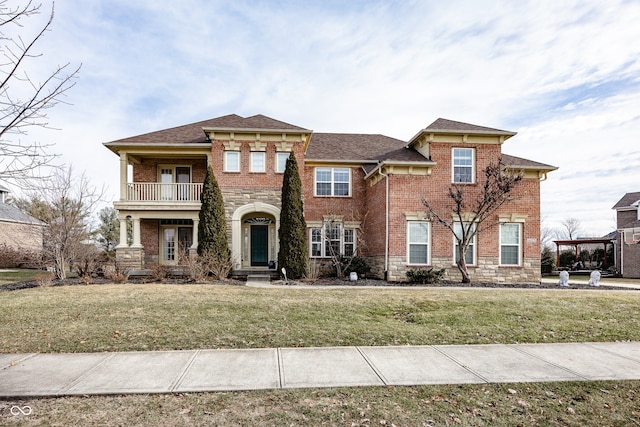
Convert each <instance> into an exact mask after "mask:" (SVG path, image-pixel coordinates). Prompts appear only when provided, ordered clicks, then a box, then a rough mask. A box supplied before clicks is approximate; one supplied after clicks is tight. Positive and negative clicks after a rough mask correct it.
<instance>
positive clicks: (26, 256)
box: [0, 243, 42, 268]
mask: <svg viewBox="0 0 640 427" xmlns="http://www.w3.org/2000/svg"><path fill="white" fill-rule="evenodd" d="M41 266H42V255H41V254H39V253H37V252H34V251H29V250H23V249H17V248H13V247H9V246H7V245H6V244H5V243H3V244H1V245H0V268H39V267H41Z"/></svg>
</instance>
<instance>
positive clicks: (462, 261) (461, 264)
mask: <svg viewBox="0 0 640 427" xmlns="http://www.w3.org/2000/svg"><path fill="white" fill-rule="evenodd" d="M467 247H468V246H466V245H461V244H458V261H457V262H456V265H457V266H458V270H460V273H461V274H462V283H471V278H470V277H469V271H467V260H466V257H465V255H466V253H467Z"/></svg>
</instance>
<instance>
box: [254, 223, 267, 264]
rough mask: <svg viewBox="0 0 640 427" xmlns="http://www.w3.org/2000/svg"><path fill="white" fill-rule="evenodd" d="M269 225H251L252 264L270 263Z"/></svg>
mask: <svg viewBox="0 0 640 427" xmlns="http://www.w3.org/2000/svg"><path fill="white" fill-rule="evenodd" d="M268 235H269V227H268V226H266V225H252V226H251V266H266V265H269V262H268V261H269V260H268V259H267V258H268V257H267V253H268V250H269V238H268Z"/></svg>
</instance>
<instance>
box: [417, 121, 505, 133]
mask: <svg viewBox="0 0 640 427" xmlns="http://www.w3.org/2000/svg"><path fill="white" fill-rule="evenodd" d="M425 130H429V131H432V132H447V133H449V132H471V133H484V134H490V135H496V134H498V135H500V134H505V135H511V136H513V135H515V134H516V133H515V132H510V131H508V130H501V129H494V128H488V127H485V126H478V125H472V124H469V123H463V122H456V121H454V120H448V119H443V118H439V119H437V120H436V121H434V122H433V123H431V124H430V125H429V126H427V127H426V128H425Z"/></svg>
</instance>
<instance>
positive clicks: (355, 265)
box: [340, 256, 371, 277]
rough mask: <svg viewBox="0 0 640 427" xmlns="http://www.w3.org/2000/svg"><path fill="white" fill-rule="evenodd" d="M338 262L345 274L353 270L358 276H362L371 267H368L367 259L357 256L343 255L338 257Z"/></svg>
mask: <svg viewBox="0 0 640 427" xmlns="http://www.w3.org/2000/svg"><path fill="white" fill-rule="evenodd" d="M340 263H341V264H342V271H343V272H344V274H345V276H348V275H349V274H350V273H352V272H355V273H358V277H363V276H365V275H366V274H367V273H368V272H370V271H371V267H369V264H367V261H366V260H365V259H364V258H362V257H359V256H354V257H344V256H343V257H341V258H340Z"/></svg>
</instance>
